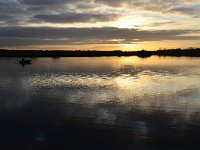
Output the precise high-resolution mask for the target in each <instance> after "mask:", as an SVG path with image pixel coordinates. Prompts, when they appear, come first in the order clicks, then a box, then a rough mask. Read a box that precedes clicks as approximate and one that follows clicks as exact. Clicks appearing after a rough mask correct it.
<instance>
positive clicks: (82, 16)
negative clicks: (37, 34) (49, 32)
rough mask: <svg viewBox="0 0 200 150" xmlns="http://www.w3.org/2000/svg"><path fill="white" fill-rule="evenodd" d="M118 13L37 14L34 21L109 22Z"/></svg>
mask: <svg viewBox="0 0 200 150" xmlns="http://www.w3.org/2000/svg"><path fill="white" fill-rule="evenodd" d="M118 17H119V16H118V15H117V14H89V13H66V14H59V15H36V16H34V17H33V21H36V22H37V21H39V22H40V21H42V22H50V23H74V22H107V21H111V20H116V19H117V18H118Z"/></svg>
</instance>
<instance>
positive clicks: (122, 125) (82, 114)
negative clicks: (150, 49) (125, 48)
mask: <svg viewBox="0 0 200 150" xmlns="http://www.w3.org/2000/svg"><path fill="white" fill-rule="evenodd" d="M0 68H1V71H0V83H1V85H0V111H1V114H0V123H2V125H1V126H0V130H1V131H2V132H3V134H2V135H1V136H0V141H2V142H3V143H7V145H4V146H6V147H8V145H9V144H10V143H13V142H14V143H17V144H16V145H17V146H21V145H24V143H25V147H26V148H27V146H30V147H34V146H35V147H36V148H35V149H40V148H41V149H45V148H44V147H42V146H41V145H43V146H47V145H51V143H55V145H57V146H58V145H60V146H61V148H62V147H65V146H66V147H68V146H69V145H70V146H69V147H73V146H74V144H73V140H74V141H78V142H79V143H82V145H84V146H85V149H88V145H91V143H90V142H87V141H84V140H83V139H82V138H81V139H80V138H78V139H77V137H76V136H79V135H80V134H81V133H82V132H83V131H84V132H85V131H87V133H84V135H82V136H84V137H85V136H89V137H88V138H89V139H90V138H92V140H94V141H93V143H95V144H94V145H93V148H94V147H95V146H97V147H98V146H99V145H101V142H102V141H104V142H108V143H110V144H109V145H110V148H113V146H114V148H115V149H117V147H118V148H119V147H120V146H121V148H123V149H129V148H130V149H131V148H134V147H136V146H137V147H139V148H140V149H141V148H148V149H149V148H150V147H153V148H155V149H160V146H161V145H164V146H167V145H168V146H171V147H170V148H173V147H178V148H180V147H181V146H182V148H185V145H184V143H188V144H191V143H192V144H193V145H195V146H196V147H197V148H198V147H199V146H200V145H199V144H198V143H199V140H198V139H199V133H200V128H199V127H200V126H199V125H200V114H199V112H200V59H199V58H190V57H157V56H153V57H150V58H145V59H142V58H139V57H96V58H58V59H53V58H35V59H33V63H32V64H31V65H25V66H24V67H22V66H20V65H19V64H18V58H1V59H0ZM69 123H70V125H69ZM71 124H72V125H71ZM77 124H79V126H78V127H76V128H74V125H75V126H76V125H77ZM82 124H84V125H82ZM83 126H84V127H85V128H86V129H85V128H84V129H82V127H83ZM91 126H92V127H91ZM65 127H67V128H68V130H70V129H71V131H74V132H71V133H70V134H69V136H70V137H74V138H72V139H73V140H72V141H71V142H70V143H71V144H69V142H67V141H69V139H68V138H69V137H68V136H67V135H68V134H67V133H68V130H67V131H66V129H65ZM91 128H92V131H91ZM99 128H100V129H99ZM102 128H103V129H102ZM105 128H106V129H105ZM104 129H105V130H106V131H107V130H108V131H107V132H109V133H110V132H111V134H109V136H108V137H109V138H113V139H114V141H117V142H119V141H122V142H121V143H120V144H119V145H117V144H116V142H113V143H112V141H110V139H109V138H106V137H105V136H107V134H100V132H99V130H100V131H101V130H103V131H104ZM52 130H58V131H55V132H53V133H52ZM88 130H89V131H88ZM93 130H94V131H95V132H94V131H93ZM113 130H114V131H113ZM50 131H51V132H50ZM96 131H98V132H97V133H96ZM65 132H66V134H64V133H65ZM93 132H94V134H92V133H93ZM61 133H63V134H61ZM60 134H61V135H62V136H61V135H60ZM116 134H117V135H116ZM82 136H81V137H82ZM97 136H98V137H99V136H100V139H93V137H97ZM130 136H131V137H130ZM170 138H172V141H171V142H169V140H166V139H170ZM188 138H190V139H191V141H190V140H189V141H188V140H186V139H188ZM25 139H26V140H25ZM50 139H51V140H52V139H53V142H52V141H51V140H50ZM55 139H59V140H58V141H59V142H58V141H56V140H55ZM67 139H68V140H67ZM102 139H104V140H102ZM136 139H137V140H136ZM90 140H91V139H90ZM99 140H101V141H99ZM132 140H133V141H134V142H133V141H132ZM160 140H161V141H160ZM50 141H51V142H50ZM80 141H82V142H80ZM83 141H84V142H83ZM163 141H164V142H163ZM175 141H178V142H175ZM180 141H182V142H180ZM193 142H194V143H193ZM89 143H90V144H89ZM114 143H115V144H114ZM169 143H170V144H169ZM180 143H181V144H180ZM55 145H54V146H55ZM67 145H68V146H67ZM152 145H153V146H152ZM115 146H116V147H115ZM47 147H48V146H47ZM55 147H56V146H55ZM48 148H49V147H48ZM93 148H91V149H93ZM104 148H105V147H104ZM33 149H34V148H33ZM89 149H90V148H89Z"/></svg>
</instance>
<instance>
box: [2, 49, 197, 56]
mask: <svg viewBox="0 0 200 150" xmlns="http://www.w3.org/2000/svg"><path fill="white" fill-rule="evenodd" d="M110 56H118V57H121V56H138V57H141V58H146V57H150V56H176V57H181V56H186V57H200V48H196V49H167V50H156V51H146V50H141V51H121V50H115V51H96V50H91V51H81V50H76V51H72V50H70V51H66V50H63V51H62V50H52V51H51V50H6V49H0V57H110Z"/></svg>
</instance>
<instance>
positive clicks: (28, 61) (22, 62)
mask: <svg viewBox="0 0 200 150" xmlns="http://www.w3.org/2000/svg"><path fill="white" fill-rule="evenodd" d="M31 62H32V60H30V59H24V58H22V60H20V61H19V63H20V64H22V65H25V64H31Z"/></svg>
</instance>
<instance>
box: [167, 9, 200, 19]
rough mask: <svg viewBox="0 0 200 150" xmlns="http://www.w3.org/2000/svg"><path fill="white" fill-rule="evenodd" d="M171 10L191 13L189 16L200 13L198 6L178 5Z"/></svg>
mask: <svg viewBox="0 0 200 150" xmlns="http://www.w3.org/2000/svg"><path fill="white" fill-rule="evenodd" d="M169 12H171V13H179V14H183V15H189V16H194V17H197V16H199V15H200V9H198V8H184V7H177V8H172V9H170V10H169Z"/></svg>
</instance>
